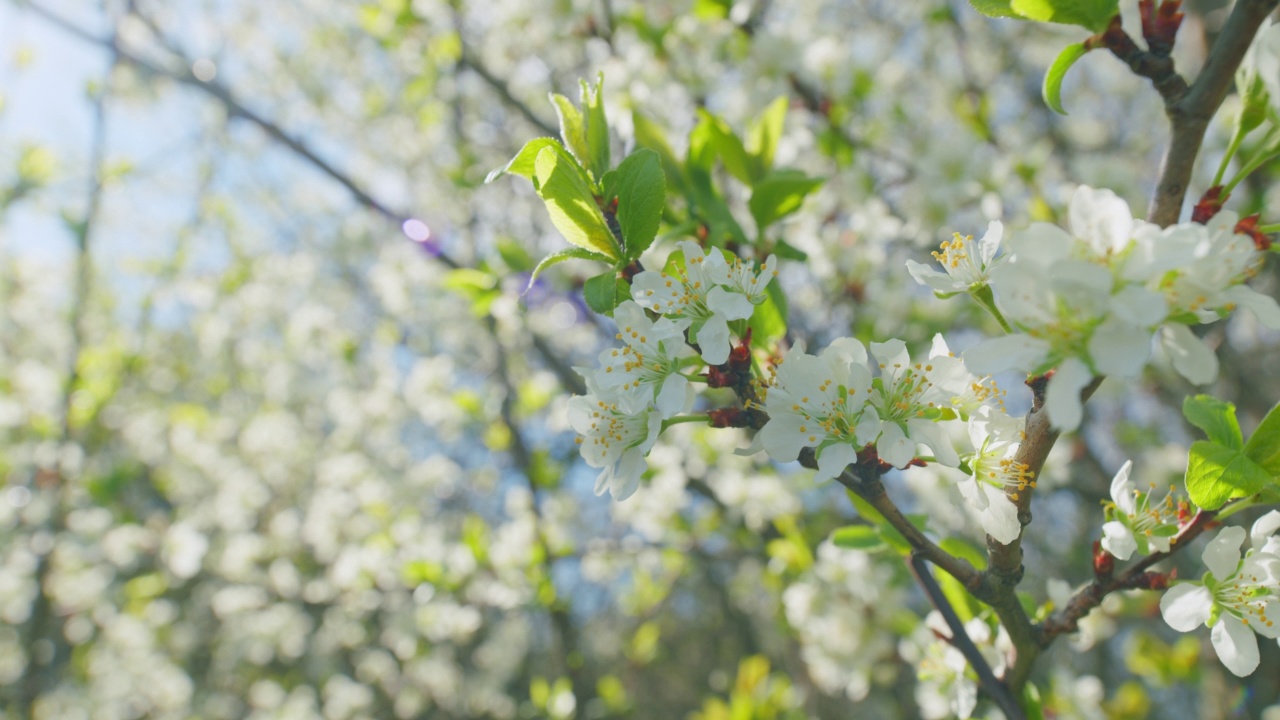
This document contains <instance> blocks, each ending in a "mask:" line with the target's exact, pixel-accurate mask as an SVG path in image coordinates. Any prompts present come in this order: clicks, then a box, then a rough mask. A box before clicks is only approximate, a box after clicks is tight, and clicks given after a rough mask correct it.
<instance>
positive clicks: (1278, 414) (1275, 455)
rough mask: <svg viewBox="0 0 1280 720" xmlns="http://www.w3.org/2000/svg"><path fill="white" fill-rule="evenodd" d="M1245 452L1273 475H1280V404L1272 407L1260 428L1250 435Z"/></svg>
mask: <svg viewBox="0 0 1280 720" xmlns="http://www.w3.org/2000/svg"><path fill="white" fill-rule="evenodd" d="M1237 432H1238V431H1237ZM1244 454H1245V455H1246V456H1247V457H1248V458H1249V459H1250V460H1252V461H1254V462H1256V463H1258V465H1261V466H1262V468H1263V469H1264V470H1266V471H1267V472H1269V473H1271V476H1272V477H1276V476H1280V404H1277V405H1276V406H1275V407H1273V408H1271V411H1270V412H1268V413H1267V416H1266V417H1264V418H1262V423H1261V424H1259V425H1258V429H1257V430H1254V431H1253V435H1251V436H1249V442H1247V443H1245V446H1244Z"/></svg>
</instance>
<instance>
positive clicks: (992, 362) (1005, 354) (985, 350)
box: [964, 333, 1049, 375]
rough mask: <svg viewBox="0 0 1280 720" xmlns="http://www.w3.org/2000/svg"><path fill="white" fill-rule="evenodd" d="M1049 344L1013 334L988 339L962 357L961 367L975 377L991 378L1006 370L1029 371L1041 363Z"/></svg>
mask: <svg viewBox="0 0 1280 720" xmlns="http://www.w3.org/2000/svg"><path fill="white" fill-rule="evenodd" d="M1048 353H1049V343H1047V342H1045V341H1044V340H1041V339H1039V338H1033V337H1031V336H1030V335H1023V334H1022V333H1014V334H1012V335H1002V336H1001V337H997V338H991V339H990V340H987V341H985V342H982V343H979V344H978V345H977V346H975V347H972V348H969V349H968V350H967V351H965V353H964V364H965V367H967V368H969V372H972V373H974V374H977V375H995V374H996V373H1002V372H1005V371H1006V370H1027V371H1029V370H1031V369H1033V368H1035V367H1036V366H1037V365H1039V364H1040V363H1042V362H1044V360H1045V356H1046V355H1048Z"/></svg>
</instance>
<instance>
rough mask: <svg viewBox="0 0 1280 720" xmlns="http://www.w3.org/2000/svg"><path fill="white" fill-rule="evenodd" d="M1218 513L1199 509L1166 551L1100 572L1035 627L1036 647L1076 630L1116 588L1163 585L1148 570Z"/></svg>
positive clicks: (1196, 534) (1210, 524) (1164, 579)
mask: <svg viewBox="0 0 1280 720" xmlns="http://www.w3.org/2000/svg"><path fill="white" fill-rule="evenodd" d="M1217 515H1218V513H1217V512H1216V511H1212V510H1201V511H1199V512H1198V513H1196V515H1195V517H1194V518H1192V519H1191V522H1190V523H1188V524H1187V526H1186V527H1184V528H1183V529H1182V531H1181V532H1179V533H1178V534H1177V535H1176V536H1175V537H1174V538H1173V539H1172V540H1171V542H1170V548H1169V550H1168V551H1167V552H1155V553H1152V554H1150V555H1148V556H1146V557H1144V558H1142V560H1140V561H1138V562H1136V563H1134V565H1133V566H1132V567H1130V568H1129V569H1128V570H1126V571H1124V572H1123V573H1121V574H1119V575H1109V576H1108V575H1103V576H1099V577H1097V578H1095V579H1094V581H1093V582H1091V583H1089V584H1088V585H1087V586H1085V587H1084V588H1082V589H1081V590H1080V591H1079V592H1077V593H1076V594H1075V595H1074V596H1073V597H1072V598H1071V601H1070V602H1068V603H1067V606H1066V607H1064V608H1062V609H1061V610H1058V611H1057V612H1055V613H1054V614H1053V615H1051V616H1049V617H1048V618H1046V619H1045V621H1044V622H1043V623H1041V624H1040V625H1039V626H1038V627H1037V628H1036V630H1037V635H1038V642H1039V643H1040V647H1042V648H1044V647H1048V646H1049V644H1050V643H1052V642H1053V641H1054V639H1055V638H1057V637H1058V636H1059V635H1062V634H1063V633H1072V632H1075V631H1076V630H1077V629H1079V626H1080V620H1081V619H1082V618H1083V617H1084V616H1086V615H1088V614H1089V613H1090V612H1092V611H1093V609H1094V608H1096V607H1097V606H1098V605H1100V604H1101V603H1102V600H1103V598H1105V597H1106V596H1107V595H1109V594H1111V593H1113V592H1115V591H1117V590H1133V589H1137V588H1144V589H1148V590H1155V589H1159V588H1161V587H1163V585H1164V584H1166V583H1167V582H1168V578H1167V577H1166V576H1164V575H1161V574H1159V573H1152V572H1149V570H1150V568H1151V567H1152V566H1153V565H1155V564H1156V563H1158V562H1160V561H1161V560H1164V559H1166V558H1169V557H1171V556H1172V555H1173V554H1174V553H1176V552H1178V551H1179V550H1181V549H1182V548H1184V547H1186V546H1187V545H1189V544H1190V543H1191V541H1192V540H1194V539H1196V538H1197V537H1200V535H1201V534H1203V533H1204V531H1206V530H1208V529H1210V528H1212V527H1213V520H1214V518H1215V517H1217Z"/></svg>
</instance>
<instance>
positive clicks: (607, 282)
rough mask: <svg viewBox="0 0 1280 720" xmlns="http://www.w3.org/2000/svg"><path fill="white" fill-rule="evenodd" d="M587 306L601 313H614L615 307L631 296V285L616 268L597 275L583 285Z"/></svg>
mask: <svg viewBox="0 0 1280 720" xmlns="http://www.w3.org/2000/svg"><path fill="white" fill-rule="evenodd" d="M582 294H583V297H584V298H585V299H586V301H587V307H589V308H591V309H592V310H594V311H595V312H597V313H600V314H601V315H612V314H613V309H614V308H616V307H618V306H619V305H621V304H622V301H624V300H626V299H627V298H628V297H630V294H631V286H630V285H628V284H627V281H626V280H623V279H622V278H620V277H618V274H617V272H616V271H614V270H610V271H608V272H605V273H601V274H599V275H596V276H595V277H593V278H591V279H589V280H587V282H586V284H585V285H583V286H582Z"/></svg>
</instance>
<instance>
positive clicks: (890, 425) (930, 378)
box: [868, 336, 973, 468]
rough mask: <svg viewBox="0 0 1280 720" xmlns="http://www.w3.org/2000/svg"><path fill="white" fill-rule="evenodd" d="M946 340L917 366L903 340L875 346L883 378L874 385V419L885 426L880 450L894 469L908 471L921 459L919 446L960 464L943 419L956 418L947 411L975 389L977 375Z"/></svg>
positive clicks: (940, 458)
mask: <svg viewBox="0 0 1280 720" xmlns="http://www.w3.org/2000/svg"><path fill="white" fill-rule="evenodd" d="M940 340H941V337H940V336H939V337H938V338H935V342H934V346H933V350H932V354H931V355H930V357H929V359H928V360H927V361H924V362H916V363H912V362H911V358H910V356H909V355H908V354H907V346H906V344H905V343H903V342H902V341H901V340H897V339H894V340H889V341H888V342H883V343H871V354H872V355H874V356H875V358H876V361H877V363H878V364H879V366H880V377H879V378H877V379H876V381H875V382H874V383H873V384H872V391H871V397H870V404H871V407H870V408H869V410H868V415H870V416H874V418H875V421H876V423H875V424H878V426H879V427H878V430H879V432H878V437H877V438H875V442H876V452H877V453H878V454H879V456H880V459H882V460H884V461H885V462H887V463H889V464H890V465H893V466H894V467H899V468H901V467H906V465H907V464H908V463H910V462H911V461H912V459H914V458H915V456H916V445H924V446H926V447H928V448H929V449H930V450H932V451H933V454H934V457H935V459H936V460H937V462H939V463H941V464H943V465H946V466H948V467H955V466H956V465H959V464H960V457H959V456H958V455H957V454H956V451H955V448H953V447H952V446H951V441H950V440H948V439H947V436H946V433H944V432H943V431H942V428H941V427H940V426H939V425H938V423H937V421H938V420H939V419H950V418H949V417H947V416H946V415H945V414H944V413H943V412H942V409H943V408H950V407H951V403H952V399H953V398H956V397H958V396H963V395H964V394H965V393H966V392H968V391H970V389H971V388H970V384H971V381H972V380H973V376H972V375H970V374H969V373H968V372H966V371H965V370H964V365H963V364H962V363H961V362H960V360H959V359H957V358H954V357H951V355H950V353H949V352H948V351H947V345H946V342H945V341H940ZM951 417H954V413H952V415H951Z"/></svg>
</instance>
